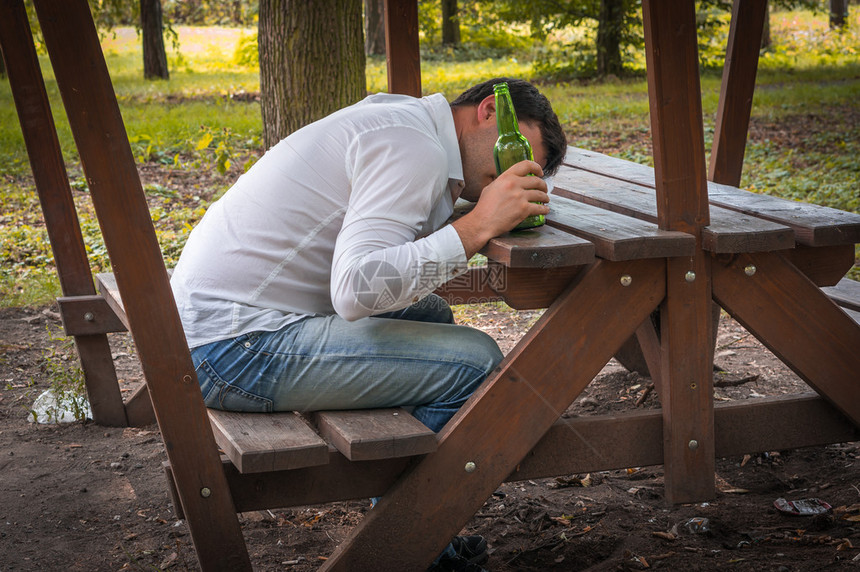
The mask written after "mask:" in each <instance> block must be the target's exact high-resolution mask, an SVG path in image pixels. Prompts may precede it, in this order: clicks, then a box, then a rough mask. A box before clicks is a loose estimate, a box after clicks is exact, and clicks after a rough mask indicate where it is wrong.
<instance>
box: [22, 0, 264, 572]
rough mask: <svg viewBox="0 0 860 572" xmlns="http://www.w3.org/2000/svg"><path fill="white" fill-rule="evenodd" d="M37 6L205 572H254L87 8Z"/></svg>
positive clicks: (69, 1) (48, 0) (40, 2)
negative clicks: (217, 571)
mask: <svg viewBox="0 0 860 572" xmlns="http://www.w3.org/2000/svg"><path fill="white" fill-rule="evenodd" d="M34 5H35V7H36V13H37V14H38V17H39V22H40V24H41V27H42V34H43V36H44V38H45V44H46V46H47V48H48V54H49V56H50V58H51V63H52V65H53V68H54V74H55V76H56V79H57V86H58V87H59V89H60V94H61V95H62V97H63V103H64V104H65V108H66V115H67V116H68V118H69V125H70V126H71V129H72V134H73V135H74V138H75V143H76V144H77V147H78V151H79V153H80V157H81V163H82V165H83V169H84V173H85V175H86V177H87V182H88V184H89V187H90V196H91V197H92V201H93V205H94V207H95V210H96V214H97V215H98V219H99V223H100V225H101V228H102V234H103V235H104V239H105V244H106V246H107V249H108V253H109V255H110V258H111V261H112V262H113V266H114V271H115V274H116V279H117V284H118V286H119V290H120V292H121V294H122V300H123V304H124V306H125V311H126V315H127V317H128V322H129V325H130V326H131V327H130V328H129V329H130V330H131V332H132V334H133V337H134V342H135V346H136V347H137V352H138V355H139V356H140V361H141V364H142V366H143V373H144V376H145V377H146V383H147V385H148V388H149V394H150V397H151V398H152V400H153V402H154V403H155V404H156V405H157V406H156V408H155V409H156V411H157V414H158V420H159V427H160V429H161V435H162V439H163V440H164V445H165V450H166V453H167V456H168V459H169V460H170V462H171V464H172V466H173V470H174V471H175V472H176V475H177V479H176V482H177V490H178V495H179V498H180V499H181V502H182V507H183V509H184V511H185V514H186V515H187V517H188V526H189V529H190V531H191V537H192V539H193V541H194V545H195V548H196V550H197V555H198V558H199V560H200V565H201V568H203V569H204V570H216V569H220V570H250V569H251V564H250V560H249V557H248V551H247V548H246V546H245V541H244V538H243V537H242V531H241V529H240V527H239V522H238V520H237V519H236V515H235V512H236V511H235V508H234V506H233V501H232V498H231V497H230V491H229V489H228V487H227V482H226V479H225V477H224V472H223V469H222V468H221V461H220V458H219V456H218V453H217V449H216V446H215V440H214V438H213V436H212V431H211V429H210V427H209V419H208V417H207V415H206V409H205V407H204V405H203V398H202V396H201V395H200V388H199V387H198V385H197V381H196V378H197V376H196V374H195V371H194V365H193V363H192V362H191V356H190V353H189V352H188V349H187V348H188V346H187V343H186V341H185V335H184V333H183V331H182V326H181V324H180V321H179V315H178V312H177V311H176V304H175V302H174V301H173V295H172V292H171V290H170V284H169V282H168V277H167V272H166V270H165V268H164V262H163V260H162V255H161V250H160V248H159V245H158V241H157V240H156V237H155V230H154V228H153V226H152V220H151V218H150V214H149V209H148V207H147V204H146V198H145V195H144V193H143V188H142V186H141V183H140V178H139V177H138V173H137V168H136V166H135V163H134V156H133V155H132V152H131V147H130V145H129V142H128V138H127V136H126V131H125V126H124V125H123V121H122V116H121V114H120V110H119V106H118V104H117V101H116V97H115V95H114V90H113V86H112V85H111V81H110V76H109V74H108V70H107V65H106V64H105V60H104V55H103V54H102V51H101V46H100V44H99V38H98V34H97V32H96V29H95V25H94V24H93V20H92V16H91V14H90V10H89V6H88V4H87V2H86V0H62V1H60V0H37V1H35V2H34ZM70 46H74V48H75V49H70ZM131 229H133V230H134V232H130V230H131Z"/></svg>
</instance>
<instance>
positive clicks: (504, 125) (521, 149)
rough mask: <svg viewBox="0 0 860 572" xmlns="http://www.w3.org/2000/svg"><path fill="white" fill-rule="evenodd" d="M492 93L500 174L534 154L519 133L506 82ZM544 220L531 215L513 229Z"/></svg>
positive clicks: (495, 151) (541, 222) (537, 224)
mask: <svg viewBox="0 0 860 572" xmlns="http://www.w3.org/2000/svg"><path fill="white" fill-rule="evenodd" d="M493 93H494V94H495V96H496V125H497V126H498V128H499V138H498V139H497V140H496V145H495V146H494V147H493V157H494V158H495V160H496V175H501V174H502V173H503V172H505V171H506V170H507V169H508V168H509V167H511V166H512V165H515V164H517V163H519V162H520V161H525V160H526V159H528V160H530V161H534V155H533V153H532V146H531V145H530V144H529V140H528V139H526V137H525V135H523V134H522V133H520V127H519V124H518V123H517V114H516V112H515V111H514V104H513V102H512V101H511V93H510V91H508V84H507V83H497V84H495V85H494V86H493ZM544 222H545V220H544V216H543V215H531V216H528V217H526V218H525V219H524V220H523V221H522V222H521V223H520V224H518V225H517V226H516V227H515V230H518V229H523V228H533V227H536V226H540V225H542V224H544Z"/></svg>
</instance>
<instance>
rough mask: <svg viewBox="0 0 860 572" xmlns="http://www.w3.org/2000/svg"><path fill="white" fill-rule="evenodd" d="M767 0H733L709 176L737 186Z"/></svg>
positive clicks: (741, 168) (742, 164) (738, 184)
mask: <svg viewBox="0 0 860 572" xmlns="http://www.w3.org/2000/svg"><path fill="white" fill-rule="evenodd" d="M765 18H767V0H735V1H734V2H733V3H732V23H731V27H730V28H729V39H728V46H727V48H726V63H725V65H724V67H723V81H722V86H721V87H720V102H719V107H718V108H717V121H716V125H715V127H714V142H713V146H712V149H711V166H710V174H709V177H708V178H709V179H710V180H712V181H715V182H717V183H723V184H725V185H732V186H733V187H739V186H740V184H741V172H742V170H743V166H744V152H745V150H746V141H747V131H748V130H749V122H750V112H751V111H752V101H753V92H755V77H756V72H757V71H758V54H759V50H760V49H761V34H762V30H763V29H764V20H765Z"/></svg>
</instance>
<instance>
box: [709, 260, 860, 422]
mask: <svg viewBox="0 0 860 572" xmlns="http://www.w3.org/2000/svg"><path fill="white" fill-rule="evenodd" d="M713 285H714V297H715V298H716V299H717V301H718V302H719V303H720V305H721V306H722V307H723V308H725V309H726V311H728V312H729V313H730V314H731V315H732V316H733V317H734V318H735V319H736V320H737V321H738V322H740V323H741V324H743V326H744V327H745V328H746V329H748V330H749V331H750V332H752V333H753V334H754V335H755V336H756V337H757V338H758V339H759V340H760V341H761V342H762V343H763V344H764V345H765V346H767V347H768V348H769V349H770V350H771V351H772V352H773V353H774V354H776V356H777V357H779V358H780V359H781V360H782V361H783V362H785V363H786V364H787V365H788V366H789V367H790V368H791V369H792V370H794V372H795V373H797V374H798V375H799V376H800V377H802V378H803V379H804V380H805V381H806V382H807V383H808V384H809V385H810V386H812V388H813V389H815V391H817V392H818V393H819V394H820V395H821V396H822V397H824V398H826V399H828V400H829V401H830V402H831V403H832V404H833V405H834V406H835V407H836V408H837V409H839V410H840V411H842V413H844V414H845V415H846V416H847V417H848V418H849V419H851V421H853V422H854V424H855V425H857V426H858V427H860V374H858V372H860V327H858V326H857V324H855V323H854V321H853V320H851V318H850V317H848V315H847V314H846V313H845V312H843V311H842V310H841V309H840V308H839V307H838V306H837V305H836V304H834V303H833V302H832V301H831V300H830V299H829V298H828V297H827V296H826V295H825V294H824V293H823V292H822V291H821V290H820V289H819V288H818V287H817V286H816V285H815V284H814V283H813V282H812V281H810V280H809V279H808V278H807V277H806V276H805V275H804V274H803V273H802V272H801V271H800V270H798V269H797V268H795V267H794V266H793V265H792V264H791V263H790V262H789V261H788V260H787V259H786V258H785V257H783V256H782V255H781V254H778V253H758V254H744V255H739V256H737V257H734V258H733V259H732V260H730V261H727V262H724V263H723V262H715V263H714V264H713ZM800 421H801V420H799V422H800Z"/></svg>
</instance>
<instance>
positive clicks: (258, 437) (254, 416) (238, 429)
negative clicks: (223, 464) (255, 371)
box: [207, 409, 328, 473]
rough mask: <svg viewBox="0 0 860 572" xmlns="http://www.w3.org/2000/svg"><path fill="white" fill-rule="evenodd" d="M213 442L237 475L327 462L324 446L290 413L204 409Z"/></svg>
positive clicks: (309, 429) (326, 448)
mask: <svg viewBox="0 0 860 572" xmlns="http://www.w3.org/2000/svg"><path fill="white" fill-rule="evenodd" d="M207 413H208V415H209V420H210V421H211V423H212V430H213V433H214V434H215V441H216V442H217V443H218V445H219V446H220V447H221V449H222V450H223V451H224V454H226V455H227V456H228V457H229V458H230V460H231V461H233V464H234V465H236V468H237V469H238V470H239V472H241V473H260V472H263V471H280V470H286V469H297V468H301V467H312V466H314V465H322V464H324V463H327V462H328V444H327V443H326V442H325V441H324V440H323V439H322V438H321V437H320V436H319V435H317V434H316V432H315V431H314V430H313V429H311V427H309V426H308V425H307V423H305V422H304V420H303V419H302V418H301V417H299V416H298V415H296V414H295V413H293V412H292V411H287V412H282V413H238V412H235V411H220V410H217V409H207Z"/></svg>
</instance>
